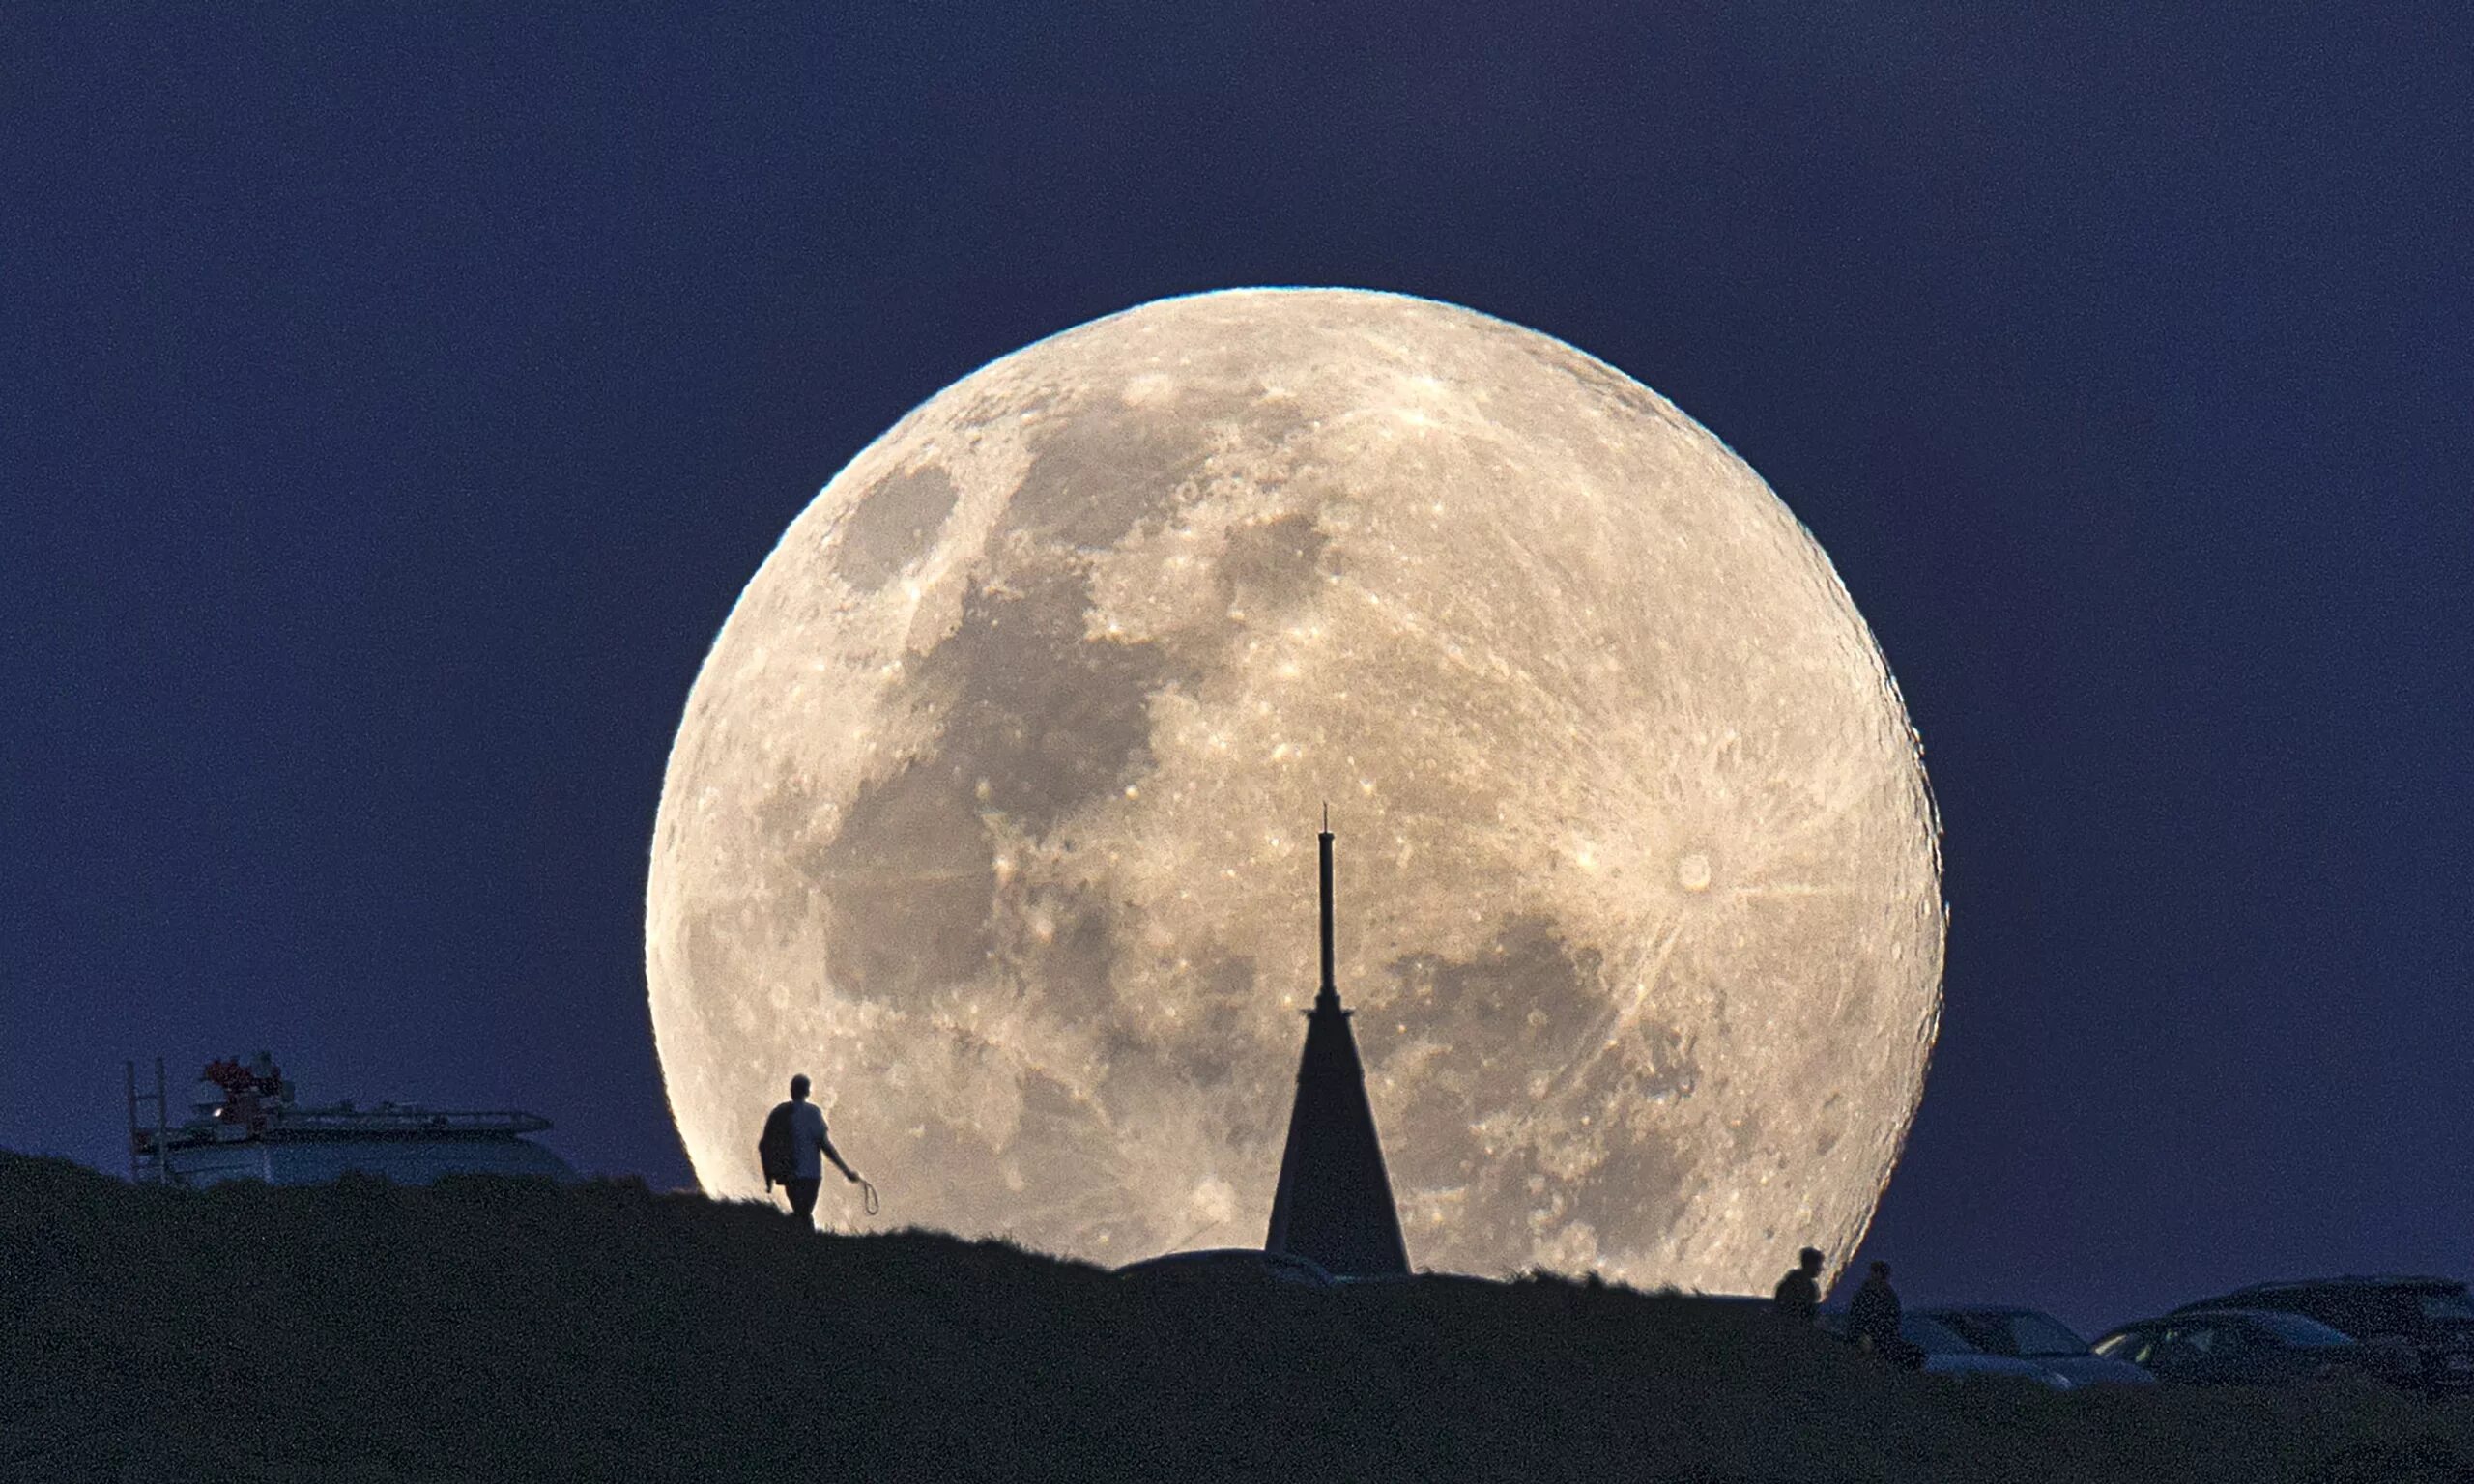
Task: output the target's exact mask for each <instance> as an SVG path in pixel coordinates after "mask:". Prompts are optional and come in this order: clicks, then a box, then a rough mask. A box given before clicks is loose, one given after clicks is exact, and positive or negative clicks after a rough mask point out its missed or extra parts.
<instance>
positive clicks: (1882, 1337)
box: [1847, 1262, 1907, 1365]
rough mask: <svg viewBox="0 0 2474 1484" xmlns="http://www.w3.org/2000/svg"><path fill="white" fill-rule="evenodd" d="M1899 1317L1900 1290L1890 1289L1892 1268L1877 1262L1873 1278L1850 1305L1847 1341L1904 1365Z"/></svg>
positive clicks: (1903, 1348)
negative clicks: (1849, 1340)
mask: <svg viewBox="0 0 2474 1484" xmlns="http://www.w3.org/2000/svg"><path fill="white" fill-rule="evenodd" d="M1900 1317H1901V1316H1900V1313H1899V1305H1898V1290H1897V1289H1894V1288H1892V1287H1890V1265H1889V1264H1887V1263H1883V1262H1876V1263H1875V1264H1873V1272H1872V1276H1870V1277H1868V1278H1866V1279H1865V1280H1864V1286H1863V1287H1861V1288H1859V1289H1857V1290H1856V1298H1855V1299H1854V1300H1853V1301H1851V1302H1850V1303H1849V1304H1848V1305H1847V1337H1848V1338H1849V1339H1851V1340H1854V1341H1855V1342H1856V1344H1858V1345H1861V1346H1862V1347H1864V1348H1865V1349H1866V1350H1869V1351H1871V1352H1872V1353H1873V1354H1875V1355H1877V1356H1881V1357H1882V1358H1883V1359H1884V1360H1888V1361H1892V1362H1894V1363H1897V1364H1902V1365H1903V1364H1905V1363H1906V1359H1907V1342H1906V1341H1904V1340H1902V1339H1900V1338H1899V1337H1898V1322H1899V1319H1900Z"/></svg>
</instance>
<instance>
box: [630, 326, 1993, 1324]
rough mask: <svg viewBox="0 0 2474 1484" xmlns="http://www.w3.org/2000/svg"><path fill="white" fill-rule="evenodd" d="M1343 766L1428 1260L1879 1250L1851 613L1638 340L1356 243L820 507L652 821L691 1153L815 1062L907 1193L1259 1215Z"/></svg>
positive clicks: (1739, 1269) (973, 389)
mask: <svg viewBox="0 0 2474 1484" xmlns="http://www.w3.org/2000/svg"><path fill="white" fill-rule="evenodd" d="M1326 800H1328V801H1330V804H1331V807H1332V827H1333V830H1334V832H1335V833H1336V834H1337V836H1338V881H1339V890H1338V951H1339V988H1340V992H1341V995H1342V997H1343V999H1344V1000H1345V1001H1346V1003H1347V1004H1348V1005H1349V1007H1350V1008H1351V1009H1352V1010H1353V1011H1354V1012H1355V1013H1356V1019H1355V1022H1354V1025H1355V1029H1356V1034H1357V1040H1358V1045H1359V1049H1360V1051H1361V1053H1362V1054H1363V1056H1364V1058H1365V1063H1366V1091H1367V1094H1368V1096H1369V1098H1370V1099H1371V1101H1372V1104H1373V1108H1374V1113H1375V1118H1376V1121H1377V1124H1378V1126H1379V1127H1380V1128H1381V1131H1382V1136H1383V1142H1384V1149H1385V1153H1386V1155H1387V1156H1388V1158H1389V1162H1390V1167H1391V1175H1392V1184H1393V1188H1394V1191H1395V1195H1396V1197H1397V1200H1398V1203H1399V1208H1400V1216H1401V1226H1402V1229H1403V1231H1404V1233H1405V1234H1406V1236H1407V1239H1408V1244H1409V1252H1410V1257H1411V1260H1412V1262H1413V1263H1415V1264H1416V1265H1417V1266H1419V1267H1422V1268H1434V1269H1441V1270H1458V1271H1469V1272H1482V1273H1501V1272H1509V1271H1512V1270H1521V1269H1526V1268H1531V1267H1542V1268H1545V1269H1549V1270H1560V1271H1578V1270H1597V1271H1600V1272H1603V1273H1605V1274H1606V1275H1607V1276H1609V1277H1611V1278H1615V1279H1617V1280H1620V1281H1624V1282H1629V1283H1633V1284H1640V1285H1651V1284H1676V1285H1681V1286H1684V1287H1694V1288H1702V1289H1708V1290H1742V1289H1747V1288H1751V1287H1754V1286H1755V1285H1767V1283H1768V1282H1769V1279H1770V1277H1771V1276H1773V1275H1774V1274H1775V1273H1776V1272H1777V1271H1779V1270H1782V1269H1783V1268H1784V1267H1786V1266H1788V1265H1789V1264H1790V1263H1791V1262H1792V1259H1793V1254H1794V1251H1795V1249H1796V1248H1797V1247H1798V1246H1801V1245H1803V1244H1805V1243H1807V1242H1810V1243H1813V1244H1816V1245H1819V1246H1821V1247H1823V1248H1825V1249H1826V1250H1827V1252H1828V1253H1829V1254H1830V1256H1831V1259H1832V1260H1833V1262H1836V1261H1843V1260H1844V1258H1845V1257H1846V1255H1847V1254H1848V1253H1849V1252H1850V1251H1852V1249H1853V1248H1854V1247H1855V1245H1856V1242H1857V1241H1858V1240H1859V1238H1860V1237H1861V1236H1862V1234H1863V1231H1864V1228H1865V1226H1866V1224H1867V1222H1869V1221H1870V1219H1871V1216H1872V1212H1873V1207H1874V1205H1875V1203H1876V1201H1877V1200H1878V1199H1879V1198H1880V1194H1881V1191H1882V1188H1883V1186H1884V1183H1885V1182H1886V1180H1887V1179H1888V1175H1889V1170H1890V1167H1891V1165H1892V1164H1893V1163H1894V1162H1895V1160H1896V1158H1897V1156H1898V1151H1899V1148H1900V1145H1901V1143H1902V1141H1903V1140H1904V1139H1905V1137H1906V1133H1907V1128H1908V1126H1909V1122H1910V1120H1911V1119H1912V1117H1913V1113H1914V1109H1915V1105H1916V1101H1917V1099H1918V1097H1919V1096H1920V1094H1921V1090H1922V1085H1923V1076H1924V1070H1925V1063H1926V1060H1927V1058H1928V1056H1929V1054H1930V1052H1931V1049H1932V1044H1933V1040H1934V1035H1935V1030H1936V1026H1937V1024H1938V1020H1939V1015H1940V1007H1941V980H1942V940H1943V920H1944V915H1943V908H1942V895H1941V862H1940V839H1939V830H1938V824H1937V821H1936V816H1935V813H1934V810H1933V804H1932V799H1931V794H1930V792H1929V791H1928V788H1927V785H1926V783H1925V778H1924V773H1923V769H1922V766H1921V763H1920V761H1919V756H1918V749H1917V745H1916V740H1915V736H1914V733H1913V730H1912V729H1911V728H1910V727H1909V724H1908V719H1907V713H1906V709H1905V706H1904V704H1903V703H1902V701H1901V699H1900V698H1899V695H1898V692H1897V690H1896V688H1895V686H1894V685H1893V684H1892V682H1891V680H1890V676H1889V671H1888V670H1887V669H1886V667H1885V666H1884V663H1883V660H1882V656H1881V653H1880V651H1879V649H1878V648H1877V647H1876V646H1875V644H1874V642H1873V639H1872V636H1871V633H1870V631H1868V630H1867V629H1866V627H1865V625H1864V621H1863V619H1862V618H1861V617H1860V616H1859V615H1858V614H1857V613H1856V609H1855V606H1854V604H1853V603H1852V602H1851V601H1850V600H1849V598H1848V595H1847V592H1846V589H1845V588H1844V587H1843V586H1842V585H1840V583H1839V581H1838V578H1837V575H1836V574H1835V573H1834V572H1833V571H1832V570H1831V567H1830V564H1829V560H1828V558H1827V557H1825V556H1824V555H1823V553H1822V551H1821V549H1820V547H1819V546H1817V545H1816V544H1815V543H1814V541H1813V539H1812V537H1811V536H1810V535H1808V534H1807V533H1806V532H1805V530H1804V529H1803V528H1802V527H1801V526H1799V525H1798V523H1797V521H1796V519H1795V517H1794V516H1793V515H1792V514H1790V513H1789V512H1788V510H1787V508H1786V507H1785V506H1784V505H1783V504H1781V503H1780V502H1779V500H1778V499H1777V498H1776V497H1775V496H1774V495H1772V494H1771V493H1770V491H1769V487H1768V486H1766V485H1765V484H1763V483H1762V481H1761V479H1760V478H1759V476H1758V475H1756V474H1755V473H1754V472H1753V471H1752V470H1751V469H1750V468H1748V467H1747V466H1746V465H1745V464H1744V463H1743V462H1742V461H1741V460H1740V459H1738V458H1737V457H1736V456H1735V455H1734V454H1733V453H1732V452H1730V451H1729V450H1728V449H1727V447H1726V446H1725V445H1724V444H1722V443H1721V442H1719V441H1718V440H1717V439H1716V438H1714V437H1712V435H1711V434H1710V433H1708V432H1707V431H1705V430H1704V429H1703V428H1701V427H1700V426H1699V425H1698V424H1696V423H1694V422H1692V421H1691V420H1690V419H1688V418H1686V417H1685V416H1684V415H1683V414H1681V413H1680V412H1678V411H1677V410H1676V409H1675V408H1674V407H1673V406H1672V405H1670V404H1669V403H1667V402H1666V401H1665V400H1663V399H1662V398H1660V397H1658V396H1657V395H1656V394H1655V393H1654V392H1652V391H1651V390H1649V389H1648V388H1647V387H1645V386H1643V385H1640V384H1638V383H1636V382H1634V381H1632V380H1630V379H1629V378H1627V377H1625V375H1624V374H1622V373H1621V372H1619V371H1616V370H1614V369H1613V368H1611V367H1609V366H1607V365H1605V364H1603V363H1601V362H1599V361H1597V360H1595V359H1592V358H1591V357H1588V356H1585V355H1583V354H1581V353H1580V352H1578V351H1576V350H1573V349H1572V348H1571V347H1569V346H1568V345H1565V344H1563V343H1562V342H1561V341H1557V340H1554V339H1550V338H1548V337H1547V336H1544V335H1541V334H1539V333H1537V332H1535V331H1532V330H1528V329H1524V328H1520V327H1518V326H1514V325H1510V324H1507V323H1504V322H1503V321H1500V320H1495V319H1490V318H1487V317H1485V316H1483V315H1480V314H1477V313H1474V312H1472V311H1469V310H1466V309H1460V308H1456V307H1453V306H1451V305H1447V304H1441V303H1436V302H1433V301H1430V300H1418V299H1409V298H1403V297H1399V296H1395V295H1387V294H1375V293H1367V292H1361V291H1355V290H1307V289H1264V290H1235V291H1229V292H1224V293H1216V294H1206V295H1200V296H1196V297H1193V298H1186V299H1176V300H1163V301H1160V302H1156V303H1150V304H1145V305H1142V306H1141V307H1139V308H1136V309H1133V310H1129V311H1127V312H1125V313H1122V314H1117V315H1113V316H1110V317H1108V318H1106V319H1102V320H1097V321H1094V322H1092V323H1091V324H1088V325H1084V326H1081V327H1079V328H1075V329H1071V330H1068V331H1066V332H1064V333H1062V334H1058V335H1055V336H1053V337H1051V338H1050V339H1047V340H1043V341H1041V342H1039V343H1038V344H1036V345H1033V346H1031V347H1029V348H1028V349H1025V350H1023V351H1021V352H1018V353H1017V354H1015V355H1012V356H1008V357H1004V358H1002V359H1000V360H997V361H994V362H992V363H991V364H990V365H988V366H985V367H983V368H982V369H980V370H979V371H976V372H974V373H972V374H971V375H969V376H967V377H965V378H964V379H963V380H962V381H960V382H957V383H956V384H954V385H952V386H949V387H947V388H946V389H945V390H944V391H942V392H940V393H938V394H937V395H936V396H935V397H934V398H933V399H931V400H930V401H929V402H927V403H926V404H925V405H924V406H922V407H920V408H918V409H917V410H916V411H914V412H912V413H911V414H909V415H907V416H906V417H905V418H903V420H902V421H901V422H900V423H898V424H896V425H895V426H894V428H893V429H892V430H891V431H889V432H887V433H886V434H885V435H884V436H883V437H881V438H879V439H877V441H876V442H874V443H872V444H870V445H869V446H868V447H867V448H866V449H865V450H863V451H862V452H861V453H860V454H859V455H858V456H857V457H856V458H854V459H852V460H851V461H850V464H849V467H848V468H846V469H844V470H843V471H842V472H841V473H840V474H838V475H836V476H835V478H834V479H833V481H832V483H830V484H828V485H826V486H825V487H824V489H823V491H822V492H821V493H820V494H819V495H818V496H817V497H816V499H815V500H814V502H813V503H811V504H810V505H809V506H808V507H807V509H806V510H805V511H804V512H802V513H801V514H800V515H799V516H798V518H797V519H796V520H794V521H792V522H791V527H790V528H789V530H788V531H787V532H786V533H785V534H784V535H783V537H782V541H781V545H780V546H779V547H778V548H777V549H776V550H775V551H774V553H773V554H772V556H771V557H769V558H767V559H766V561H765V562H764V564H763V567H762V569H761V570H760V571H759V572H758V573H757V574H756V577H755V579H754V580H753V581H752V582H751V583H750V584H749V585H748V587H747V590H746V591H745V593H743V594H742V595H741V596H740V598H739V600H738V604H737V606H736V608H735V609H734V611H733V612H732V614H731V616H730V620H729V622H728V624H727V625H726V626H725V627H724V628H723V630H722V632H721V636H720V638H719V639H718V640H717V641H716V642H715V643H714V646H713V650H712V653H711V655H710V657H709V658H707V660H706V661H705V668H704V670H703V671H702V673H701V674H700V675H699V676H698V678H697V681H696V685H695V689H694V692H693V694H692V696H691V697H690V699H689V701H688V704H687V711H686V716H685V720H684V722H683V724H682V725H681V727H680V728H679V732H678V736H677V740H676V746H675V748H674V751H673V752H672V755H671V759H670V768H669V774H668V777H667V780H666V782H665V785H664V787H663V791H662V800H661V811H660V817H659V820H658V823H657V824H656V826H655V834H654V841H653V848H652V863H651V877H650V883H649V890H648V900H647V924H646V939H647V941H646V957H647V975H648V979H649V985H650V992H651V1001H652V1017H653V1025H654V1030H655V1033H656V1036H657V1038H658V1041H659V1044H660V1052H661V1062H662V1069H663V1072H664V1075H665V1078H666V1080H667V1083H668V1089H669V1095H670V1100H671V1106H672V1109H673V1111H674V1114H675V1116H676V1121H677V1125H678V1128H679V1131H680V1133H681V1135H682V1136H683V1138H684V1139H685V1141H686V1146H687V1151H688V1154H689V1156H691V1157H692V1158H693V1160H694V1161H695V1167H696V1171H697V1175H698V1178H699V1179H700V1181H701V1182H702V1183H703V1184H704V1186H705V1189H706V1190H707V1191H709V1192H711V1193H714V1194H716V1195H723V1196H754V1195H757V1194H759V1193H760V1192H761V1190H762V1177H761V1175H760V1172H759V1170H758V1168H757V1164H756V1157H755V1144H756V1136H757V1131H758V1127H759V1126H760V1124H761V1123H762V1119H763V1115H764V1112H765V1109H766V1108H767V1107H768V1106H770V1105H771V1104H772V1103H773V1102H774V1101H776V1100H778V1099H780V1098H781V1097H782V1096H783V1087H784V1084H785V1082H786V1081H787V1080H788V1078H789V1077H790V1075H791V1073H792V1072H793V1071H807V1072H809V1073H811V1074H813V1075H814V1077H815V1078H816V1083H817V1090H818V1098H819V1100H820V1102H822V1103H823V1105H824V1106H825V1108H826V1110H827V1114H828V1116H829V1118H830V1119H831V1121H832V1126H833V1130H834V1138H835V1142H836V1144H837V1145H838V1146H839V1147H840V1148H841V1149H842V1150H843V1152H844V1153H845V1154H846V1155H847V1156H849V1158H850V1159H851V1161H852V1162H853V1164H854V1165H855V1166H856V1167H857V1168H859V1169H860V1170H862V1171H864V1172H865V1173H867V1174H868V1175H869V1176H870V1178H871V1179H872V1180H874V1181H875V1182H876V1183H877V1184H878V1185H879V1186H880V1187H882V1189H883V1192H884V1201H885V1218H886V1219H888V1220H899V1221H902V1222H905V1223H915V1224H919V1225H924V1226H933V1227H942V1228H947V1229H950V1230H954V1231H958V1232H963V1233H967V1234H980V1233H992V1234H998V1235H1002V1236H1004V1237H1006V1238H1009V1239H1011V1240H1014V1241H1019V1242H1021V1243H1023V1244H1025V1245H1028V1246H1032V1247H1036V1248H1041V1249H1045V1250H1048V1251H1051V1252H1056V1253H1062V1254H1068V1255H1071V1256H1076V1257H1080V1258H1085V1259H1090V1260H1093V1261H1097V1262H1101V1263H1116V1262H1122V1261H1128V1260H1132V1259H1135V1258H1138V1257H1143V1256H1148V1255H1150V1254H1152V1253H1156V1252H1160V1251H1163V1250H1167V1249H1171V1248H1177V1247H1189V1246H1212V1245H1256V1244H1259V1243H1260V1242H1261V1241H1262V1239H1263V1232H1264V1228H1265V1224H1266V1220H1267V1218H1268V1215H1269V1213H1270V1210H1271V1203H1272V1193H1273V1188H1274V1186H1275V1184H1276V1183H1277V1180H1278V1175H1279V1161H1280V1149H1281V1142H1282V1138H1283V1136H1284V1134H1285V1132H1286V1127H1287V1121H1288V1111H1289V1103H1290V1099H1291V1097H1292V1094H1293V1089H1294V1079H1295V1076H1296V1071H1297V1060H1298V1052H1299V1048H1300V1046H1301V1044H1302V1043H1303V1039H1304V1035H1305V1022H1304V1020H1303V1019H1302V1018H1301V1017H1300V1012H1302V1011H1304V1010H1305V1009H1306V1008H1307V1007H1308V1006H1309V1004H1310V1003H1311V1002H1312V999H1313V994H1314V988H1315V981H1316V954H1317V948H1316V912H1315V848H1314V832H1315V829H1316V827H1317V822H1318V819H1319V811H1320V808H1321V806H1322V804H1323V803H1324V802H1325V801H1326ZM838 1188H839V1186H838V1184H836V1185H835V1186H834V1187H833V1188H832V1189H828V1191H827V1192H826V1202H825V1206H824V1208H823V1212H822V1214H824V1215H825V1216H827V1217H831V1218H834V1219H838V1220H841V1221H844V1222H849V1221H851V1220H854V1219H855V1218H856V1208H855V1204H849V1205H846V1206H845V1207H842V1208H837V1206H836V1201H837V1197H836V1195H835V1193H834V1191H835V1190H836V1189H838ZM837 1210H839V1215H838V1216H837V1215H836V1214H835V1213H836V1212H837Z"/></svg>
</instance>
